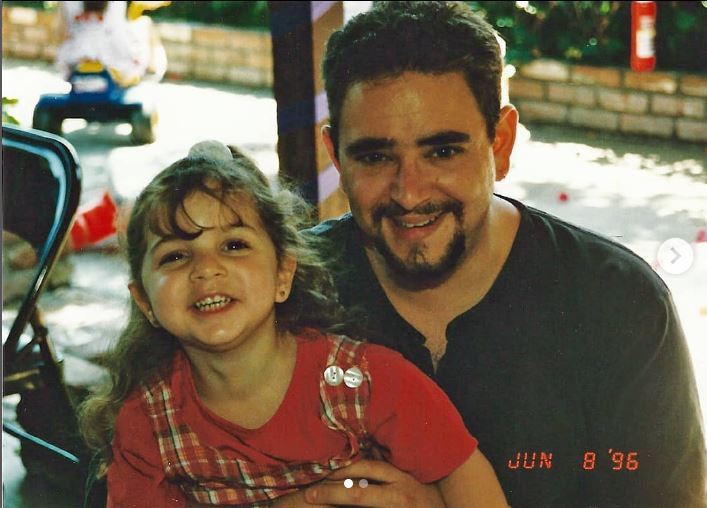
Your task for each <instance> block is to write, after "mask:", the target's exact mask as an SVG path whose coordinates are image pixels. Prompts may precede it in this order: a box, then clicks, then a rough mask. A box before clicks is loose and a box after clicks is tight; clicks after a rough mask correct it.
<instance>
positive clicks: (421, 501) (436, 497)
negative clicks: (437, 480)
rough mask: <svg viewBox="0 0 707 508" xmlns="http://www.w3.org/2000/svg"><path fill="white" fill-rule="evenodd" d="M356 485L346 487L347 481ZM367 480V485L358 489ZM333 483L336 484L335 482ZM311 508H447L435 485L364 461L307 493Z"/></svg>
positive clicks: (329, 478)
mask: <svg viewBox="0 0 707 508" xmlns="http://www.w3.org/2000/svg"><path fill="white" fill-rule="evenodd" d="M347 478H350V479H352V480H353V481H354V484H353V487H351V488H348V489H347V488H346V487H344V480H346V479H347ZM361 478H365V479H366V480H367V481H368V485H367V486H366V487H365V488H363V487H360V486H359V479H361ZM332 480H336V482H335V481H332ZM304 495H305V499H306V500H307V501H308V502H309V503H310V504H309V505H308V506H312V505H314V506H321V504H317V503H325V506H328V505H335V506H367V507H369V508H398V507H400V508H417V507H419V508H445V505H444V502H443V501H442V496H441V494H440V492H439V490H438V488H437V487H436V486H435V485H425V484H423V483H420V482H418V481H417V480H416V479H415V478H413V477H412V476H410V475H409V474H407V473H403V472H402V471H400V470H399V469H396V468H395V467H394V466H392V465H390V464H389V463H387V462H382V461H377V460H361V461H359V462H357V463H355V464H352V465H351V466H349V467H346V468H343V469H340V470H339V471H336V472H335V473H333V474H332V475H331V476H329V477H327V481H326V482H324V483H320V484H317V485H315V486H314V487H310V488H308V489H307V490H305V491H304Z"/></svg>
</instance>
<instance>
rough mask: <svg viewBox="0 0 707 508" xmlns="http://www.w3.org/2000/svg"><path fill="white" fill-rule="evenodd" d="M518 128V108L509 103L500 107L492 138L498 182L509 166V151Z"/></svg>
mask: <svg viewBox="0 0 707 508" xmlns="http://www.w3.org/2000/svg"><path fill="white" fill-rule="evenodd" d="M517 128H518V110H517V109H516V108H515V107H513V106H512V105H511V104H508V105H506V106H503V107H502V108H501V116H500V117H499V120H498V123H497V124H496V137H495V138H494V140H493V146H492V149H493V158H494V160H495V161H496V181H497V182H500V181H501V180H503V179H504V178H506V175H508V170H509V169H510V168H511V152H512V151H513V145H514V144H515V141H516V129H517Z"/></svg>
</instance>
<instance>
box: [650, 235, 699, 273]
mask: <svg viewBox="0 0 707 508" xmlns="http://www.w3.org/2000/svg"><path fill="white" fill-rule="evenodd" d="M694 260H695V254H694V252H692V247H691V246H690V244H689V243H687V242H686V241H685V240H683V239H682V238H670V239H669V240H666V241H664V242H663V243H662V244H661V245H660V247H658V265H659V266H660V267H661V268H662V269H663V271H664V272H667V273H669V274H671V275H681V274H683V273H685V272H686V271H688V270H689V269H690V267H691V266H692V262H693V261H694Z"/></svg>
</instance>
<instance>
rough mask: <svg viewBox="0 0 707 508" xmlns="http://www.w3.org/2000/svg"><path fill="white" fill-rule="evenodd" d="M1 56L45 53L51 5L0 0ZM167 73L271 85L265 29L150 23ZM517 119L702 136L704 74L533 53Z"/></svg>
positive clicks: (55, 37) (706, 122)
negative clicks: (38, 7)
mask: <svg viewBox="0 0 707 508" xmlns="http://www.w3.org/2000/svg"><path fill="white" fill-rule="evenodd" d="M2 15H3V22H2V43H3V44H2V46H3V48H2V51H3V56H9V57H15V58H26V59H41V60H46V61H52V60H53V58H54V55H55V54H56V48H57V47H58V45H59V44H60V42H61V40H60V38H61V27H60V22H59V19H58V16H57V15H56V12H54V11H48V12H43V11H35V10H32V9H26V8H21V7H11V8H6V7H3V10H2ZM155 25H156V27H157V30H158V31H159V34H160V36H161V38H162V42H163V44H164V46H165V50H166V52H167V58H168V70H167V77H168V78H169V77H178V78H184V79H196V80H205V81H214V82H226V83H232V84H237V85H247V86H253V87H271V86H272V82H273V77H272V46H271V40H270V34H269V33H268V32H263V31H256V30H238V29H233V28H225V27H214V26H203V25H192V24H187V23H156V24H155ZM510 100H511V101H512V102H513V104H515V105H516V106H517V107H518V109H519V110H520V114H521V121H524V122H547V123H553V124H569V125H574V126H579V127H589V128H593V129H600V130H608V131H616V132H624V133H630V134H638V135H646V136H656V137H660V138H677V139H680V140H684V141H690V142H707V119H706V113H707V111H706V110H707V105H706V104H705V102H706V101H707V76H705V75H694V74H681V73H677V72H650V73H636V72H632V71H630V70H627V69H622V68H606V67H589V66H583V65H570V64H566V63H562V62H557V61H552V60H535V61H533V62H531V63H529V64H527V65H524V66H522V67H519V68H518V69H517V72H516V73H515V75H514V76H513V77H512V78H511V79H510Z"/></svg>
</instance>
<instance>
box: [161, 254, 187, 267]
mask: <svg viewBox="0 0 707 508" xmlns="http://www.w3.org/2000/svg"><path fill="white" fill-rule="evenodd" d="M183 257H184V254H182V253H181V252H170V253H168V254H165V255H164V256H162V257H161V258H160V262H159V266H162V265H166V264H169V263H176V262H177V261H179V260H180V259H182V258H183Z"/></svg>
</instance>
